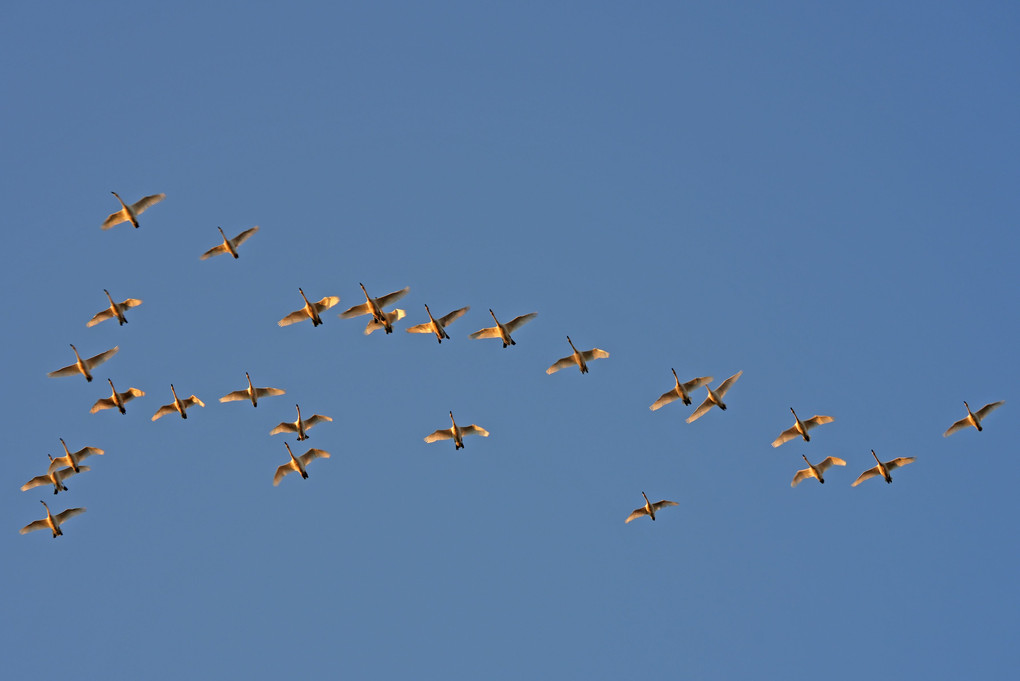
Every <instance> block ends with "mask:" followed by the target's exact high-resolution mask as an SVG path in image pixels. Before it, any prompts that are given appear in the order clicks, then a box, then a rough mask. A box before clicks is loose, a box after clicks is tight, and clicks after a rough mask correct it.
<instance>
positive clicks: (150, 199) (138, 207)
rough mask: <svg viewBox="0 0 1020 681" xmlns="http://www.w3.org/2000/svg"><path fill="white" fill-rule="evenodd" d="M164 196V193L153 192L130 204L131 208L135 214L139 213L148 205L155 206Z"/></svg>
mask: <svg viewBox="0 0 1020 681" xmlns="http://www.w3.org/2000/svg"><path fill="white" fill-rule="evenodd" d="M165 198H166V194H153V195H152V196H143V197H142V198H140V199H138V201H136V202H135V203H133V204H132V205H131V210H133V211H134V212H135V215H141V214H142V213H144V212H145V211H146V209H148V208H149V207H150V206H155V205H156V204H157V203H159V202H160V201H162V200H163V199H165Z"/></svg>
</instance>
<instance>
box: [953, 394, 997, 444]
mask: <svg viewBox="0 0 1020 681" xmlns="http://www.w3.org/2000/svg"><path fill="white" fill-rule="evenodd" d="M1004 404H1006V401H1005V400H999V401H998V402H992V403H990V404H986V405H985V406H983V407H981V408H980V409H978V410H977V411H971V410H970V405H969V404H967V402H966V401H965V402H964V403H963V406H964V407H966V408H967V415H966V416H965V417H963V418H962V419H960V420H959V421H957V422H956V423H954V424H953V425H951V426H949V430H947V431H946V432H944V433H942V437H949V436H950V435H952V434H953V433H955V432H956V431H958V430H963V429H964V428H966V427H968V426H974V427H975V428H977V429H978V431H982V430H984V428H982V427H981V421H982V419H984V418H985V417H986V416H988V415H989V414H991V413H992V412H993V411H995V410H996V409H998V408H999V407H1001V406H1002V405H1004Z"/></svg>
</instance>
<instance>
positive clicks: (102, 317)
mask: <svg viewBox="0 0 1020 681" xmlns="http://www.w3.org/2000/svg"><path fill="white" fill-rule="evenodd" d="M116 316H117V315H116V314H115V313H114V311H113V310H111V309H110V308H106V309H105V310H103V311H102V312H97V313H96V315H95V316H94V317H92V319H90V320H89V321H88V323H87V324H86V325H85V326H88V327H93V326H95V325H96V324H98V323H99V322H105V321H106V320H107V319H112V318H113V317H116Z"/></svg>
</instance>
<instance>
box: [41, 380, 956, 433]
mask: <svg viewBox="0 0 1020 681" xmlns="http://www.w3.org/2000/svg"><path fill="white" fill-rule="evenodd" d="M52 375H53V374H50V376H52ZM969 425H970V417H969V416H965V417H964V418H962V419H960V420H959V421H957V422H956V423H954V424H953V425H951V426H949V430H947V431H946V432H944V433H942V437H949V436H950V435H952V434H953V433H955V432H957V431H958V430H963V429H964V428H966V427H967V426H969Z"/></svg>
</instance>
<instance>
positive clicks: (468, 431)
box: [425, 411, 489, 450]
mask: <svg viewBox="0 0 1020 681" xmlns="http://www.w3.org/2000/svg"><path fill="white" fill-rule="evenodd" d="M450 421H451V422H452V423H453V428H444V429H440V430H437V431H435V432H433V433H432V434H431V435H428V436H427V437H426V438H425V442H428V443H430V444H431V443H433V442H439V441H440V440H453V443H454V447H453V448H454V450H457V449H463V448H464V436H465V435H481V436H482V437H489V431H487V430H485V428H482V427H480V426H476V425H475V424H473V423H472V424H471V425H470V426H464V427H463V428H461V427H460V426H458V425H457V421H456V419H454V418H453V412H452V411H451V412H450Z"/></svg>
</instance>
